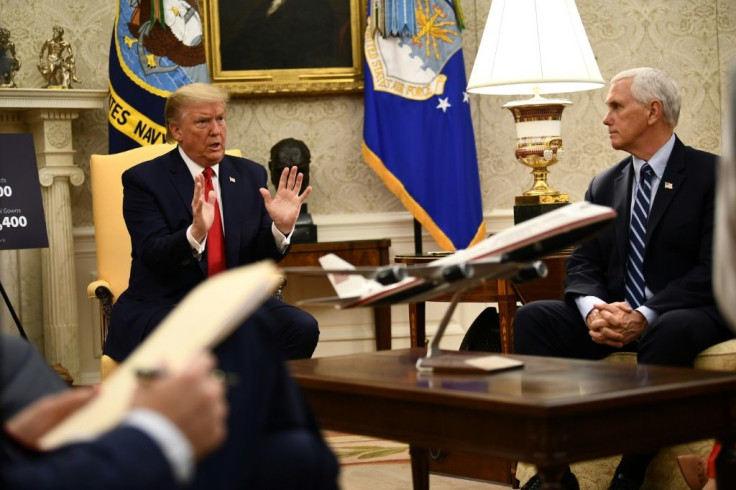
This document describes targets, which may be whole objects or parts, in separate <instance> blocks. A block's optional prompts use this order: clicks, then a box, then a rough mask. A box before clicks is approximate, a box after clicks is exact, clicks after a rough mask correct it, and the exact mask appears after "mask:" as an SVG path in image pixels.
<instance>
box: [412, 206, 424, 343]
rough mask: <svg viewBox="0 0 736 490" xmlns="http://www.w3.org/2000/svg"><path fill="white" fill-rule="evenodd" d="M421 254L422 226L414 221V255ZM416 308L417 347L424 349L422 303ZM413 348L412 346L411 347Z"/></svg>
mask: <svg viewBox="0 0 736 490" xmlns="http://www.w3.org/2000/svg"><path fill="white" fill-rule="evenodd" d="M422 253H423V249H422V225H421V223H419V221H417V219H416V218H415V219H414V255H416V256H417V257H419V256H421V255H422ZM416 307H417V319H416V322H415V325H416V326H417V347H425V346H426V345H427V336H426V335H427V334H426V330H425V329H426V325H425V322H426V309H425V304H424V301H420V302H418V303H417V304H416ZM412 347H414V346H412Z"/></svg>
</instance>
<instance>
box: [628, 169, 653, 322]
mask: <svg viewBox="0 0 736 490" xmlns="http://www.w3.org/2000/svg"><path fill="white" fill-rule="evenodd" d="M639 174H640V175H639V186H638V187H637V190H636V200H635V201H634V208H633V210H632V211H631V228H630V230H629V261H628V263H627V265H626V302H627V303H629V306H631V307H632V308H638V307H639V306H641V305H642V303H644V299H645V298H644V287H645V281H644V245H645V244H646V240H647V217H648V215H649V200H650V199H651V195H652V167H650V166H649V164H648V163H645V164H644V165H642V167H641V170H640V172H639Z"/></svg>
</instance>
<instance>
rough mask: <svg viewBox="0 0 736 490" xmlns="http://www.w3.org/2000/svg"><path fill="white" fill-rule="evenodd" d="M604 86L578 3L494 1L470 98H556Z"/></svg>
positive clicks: (470, 85)
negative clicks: (531, 96) (480, 95)
mask: <svg viewBox="0 0 736 490" xmlns="http://www.w3.org/2000/svg"><path fill="white" fill-rule="evenodd" d="M603 84H604V82H603V78H602V77H601V72H600V70H599V69H598V64H597V63H596V61H595V56H594V55H593V50H592V49H591V47H590V42H589V41H588V36H587V35H586V34H585V28H584V27H583V22H582V20H580V14H579V13H578V9H577V7H576V6H575V1H574V0H492V3H491V10H490V13H489V14H488V20H487V21H486V28H485V30H484V31H483V37H482V38H481V41H480V47H479V49H478V55H477V56H476V58H475V64H474V65H473V71H472V72H471V74H470V79H469V80H468V91H469V92H473V93H479V94H495V95H519V94H550V93H555V94H558V93H567V92H578V91H582V90H591V89H596V88H600V87H602V86H603Z"/></svg>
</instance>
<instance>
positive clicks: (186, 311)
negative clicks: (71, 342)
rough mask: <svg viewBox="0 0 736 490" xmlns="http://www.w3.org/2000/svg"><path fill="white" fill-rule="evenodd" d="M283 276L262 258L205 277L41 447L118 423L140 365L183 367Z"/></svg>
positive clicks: (91, 434) (91, 435) (224, 333)
mask: <svg viewBox="0 0 736 490" xmlns="http://www.w3.org/2000/svg"><path fill="white" fill-rule="evenodd" d="M280 282H281V277H280V276H279V275H278V273H277V268H276V266H275V265H274V264H273V263H272V262H270V261H264V262H259V263H256V264H253V265H248V266H243V267H239V268H237V269H232V270H229V271H226V272H223V273H221V274H218V275H217V276H214V277H213V278H211V279H208V280H207V281H204V282H203V283H201V284H200V285H199V286H197V287H196V288H195V289H193V290H192V291H191V292H190V293H189V294H188V295H187V296H186V297H185V298H184V299H183V300H182V301H181V303H179V305H178V306H177V307H176V308H175V309H174V310H173V311H172V312H171V313H170V314H169V315H168V316H167V317H166V318H165V319H164V321H163V322H161V324H160V325H159V326H158V327H156V329H155V330H154V331H153V333H151V335H150V336H149V337H148V338H146V340H145V341H144V342H143V343H142V344H141V345H140V346H139V347H138V348H137V349H136V350H135V351H134V352H133V353H132V354H131V355H130V357H128V359H126V361H125V362H124V363H123V364H121V365H120V366H119V367H118V368H117V370H116V371H115V372H114V373H113V374H112V375H111V376H110V377H109V378H108V379H107V380H106V381H105V383H104V385H103V386H102V392H101V393H100V395H99V396H98V397H97V398H95V399H94V400H93V401H92V402H90V403H89V404H87V405H86V406H84V407H83V408H82V409H80V410H78V411H77V412H75V413H74V414H73V415H72V416H70V417H69V418H68V419H66V420H64V421H63V422H62V423H60V424H59V425H58V426H57V427H55V428H54V429H53V430H51V431H50V432H49V433H48V434H46V435H45V436H44V437H43V438H42V439H41V441H40V443H39V445H40V447H41V448H42V449H53V448H56V447H59V446H62V445H64V444H67V443H70V442H75V441H83V440H90V439H93V438H95V437H97V436H99V435H100V434H102V433H104V432H106V431H108V430H110V429H112V428H113V427H115V426H116V425H118V424H119V423H120V422H121V421H122V419H123V418H124V417H125V414H126V413H127V412H128V410H129V409H130V404H131V401H132V400H133V396H134V393H135V390H136V387H137V385H138V380H137V376H136V372H137V371H138V370H140V369H159V368H162V367H164V366H165V368H166V370H167V371H168V372H172V373H175V372H180V371H181V370H182V369H183V368H184V367H185V366H186V365H187V364H188V363H189V362H191V361H192V359H193V358H194V356H195V355H196V354H197V353H198V352H200V351H202V350H207V349H211V348H213V347H215V346H216V345H217V344H219V343H220V342H221V341H222V340H224V339H225V338H226V337H227V336H228V335H229V334H230V333H231V332H232V331H233V330H234V329H235V328H237V327H238V326H239V325H240V324H241V323H242V322H243V320H245V319H246V318H247V317H248V316H250V314H251V313H253V311H255V310H256V308H258V307H259V306H260V305H261V303H262V302H263V301H264V300H265V299H266V298H267V297H268V295H270V294H271V293H272V292H273V291H274V290H275V289H276V287H278V285H279V284H280Z"/></svg>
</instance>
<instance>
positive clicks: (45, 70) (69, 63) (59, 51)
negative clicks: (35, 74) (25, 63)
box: [38, 25, 81, 88]
mask: <svg viewBox="0 0 736 490" xmlns="http://www.w3.org/2000/svg"><path fill="white" fill-rule="evenodd" d="M53 31H54V34H53V37H52V38H51V39H47V40H46V41H45V42H44V43H43V46H41V52H40V53H39V54H38V71H39V72H41V76H42V77H43V79H44V80H45V81H46V85H44V86H43V87H42V88H72V82H76V83H81V82H80V81H79V79H77V67H76V64H75V61H74V51H72V46H71V44H69V43H68V42H67V41H65V40H64V28H63V27H61V26H58V25H57V26H54V27H53Z"/></svg>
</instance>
